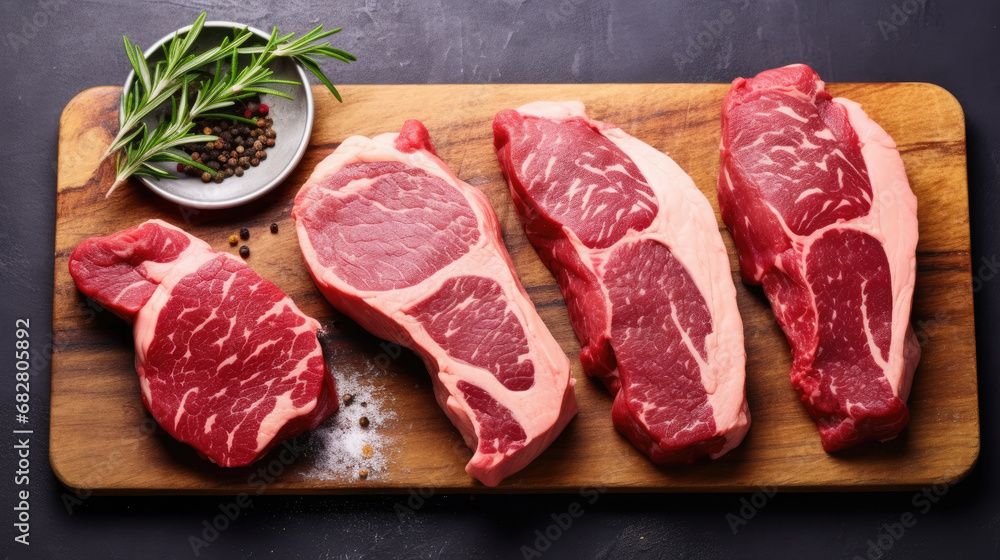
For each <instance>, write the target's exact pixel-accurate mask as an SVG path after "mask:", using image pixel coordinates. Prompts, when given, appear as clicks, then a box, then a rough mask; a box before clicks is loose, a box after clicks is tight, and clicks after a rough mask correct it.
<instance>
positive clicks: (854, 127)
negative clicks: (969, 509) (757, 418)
mask: <svg viewBox="0 0 1000 560" xmlns="http://www.w3.org/2000/svg"><path fill="white" fill-rule="evenodd" d="M721 158H722V168H721V173H720V175H719V206H720V207H721V209H722V219H723V220H724V221H725V222H726V225H728V226H729V229H730V231H732V233H733V238H734V239H735V241H736V248H737V250H738V252H739V258H740V271H741V272H742V275H743V279H744V281H746V282H748V283H751V284H763V286H764V293H765V294H766V295H767V298H768V300H770V302H771V306H772V309H773V310H774V313H775V315H776V316H777V318H778V322H779V323H780V325H781V328H782V329H783V330H784V331H785V336H786V337H787V338H788V342H789V343H790V344H791V347H792V353H793V364H792V371H791V379H792V384H793V385H794V386H795V388H796V390H798V392H799V396H800V397H801V399H802V402H803V403H804V404H805V406H806V408H807V409H808V410H809V413H810V414H812V416H813V418H814V419H815V420H816V424H817V425H818V427H819V433H820V437H821V438H822V441H823V448H824V449H826V450H827V451H836V450H838V449H842V448H845V447H849V446H852V445H855V444H858V443H860V442H862V441H865V440H871V439H877V440H883V441H884V440H887V439H891V438H893V437H895V436H896V434H898V433H899V432H900V430H902V429H903V427H904V426H905V425H906V422H907V420H908V419H909V413H908V411H907V408H906V404H905V403H906V397H907V395H908V394H909V392H910V383H911V381H912V379H913V371H914V369H915V368H916V367H917V361H919V359H920V346H919V345H918V344H917V340H916V337H915V336H914V334H913V330H912V328H911V327H910V305H911V302H912V298H913V283H914V280H915V277H916V253H915V252H916V247H917V199H916V197H914V196H913V192H912V191H911V190H910V185H909V182H907V179H906V171H905V170H904V169H903V160H902V159H900V157H899V152H897V151H896V144H895V143H893V141H892V138H889V135H888V134H886V133H885V131H884V130H882V128H880V127H879V126H878V125H877V124H875V122H873V121H872V120H871V119H869V118H868V115H866V114H865V112H864V111H862V110H861V106H860V105H858V104H857V103H854V102H852V101H848V100H846V99H833V98H831V97H830V94H828V93H827V92H826V90H825V89H824V84H823V82H822V81H821V80H820V79H819V76H817V75H816V73H815V72H813V70H812V69H811V68H809V67H808V66H804V65H801V64H799V65H793V66H786V67H784V68H778V69H775V70H768V71H766V72H762V73H761V74H759V75H758V76H757V77H756V78H752V79H749V80H745V79H743V78H737V79H736V80H735V81H734V82H733V84H732V88H731V89H730V90H729V93H728V94H727V95H726V98H725V101H724V102H723V107H722V147H721Z"/></svg>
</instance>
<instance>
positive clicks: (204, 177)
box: [201, 171, 212, 183]
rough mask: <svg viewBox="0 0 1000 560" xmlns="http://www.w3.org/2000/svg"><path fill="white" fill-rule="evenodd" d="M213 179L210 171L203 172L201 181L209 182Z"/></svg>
mask: <svg viewBox="0 0 1000 560" xmlns="http://www.w3.org/2000/svg"><path fill="white" fill-rule="evenodd" d="M211 180H212V174H211V173H209V172H208V171H206V172H204V173H202V174H201V182H202V183H207V182H209V181H211Z"/></svg>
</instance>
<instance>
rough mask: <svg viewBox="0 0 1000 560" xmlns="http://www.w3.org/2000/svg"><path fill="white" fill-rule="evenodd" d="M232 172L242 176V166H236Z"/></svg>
mask: <svg viewBox="0 0 1000 560" xmlns="http://www.w3.org/2000/svg"><path fill="white" fill-rule="evenodd" d="M233 173H234V174H236V176H237V177H242V176H243V168H242V167H237V168H236V170H235V171H233Z"/></svg>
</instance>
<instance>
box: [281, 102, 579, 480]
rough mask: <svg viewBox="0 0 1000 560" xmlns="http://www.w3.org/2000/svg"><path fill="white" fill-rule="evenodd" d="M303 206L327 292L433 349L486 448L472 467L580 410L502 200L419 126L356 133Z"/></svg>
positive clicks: (508, 453)
mask: <svg viewBox="0 0 1000 560" xmlns="http://www.w3.org/2000/svg"><path fill="white" fill-rule="evenodd" d="M292 216H293V217H294V218H295V222H296V229H297V230H298V235H299V244H300V246H301V248H302V255H303V257H304V258H305V261H306V264H307V265H308V267H309V271H310V273H311V274H312V276H313V280H315V282H316V284H317V286H319V288H320V290H321V291H322V292H323V294H324V295H326V297H327V299H329V300H330V302H331V303H333V305H335V306H336V307H337V308H338V309H340V310H341V311H343V312H344V313H346V314H347V315H349V316H351V317H352V318H354V320H356V321H357V322H358V323H359V324H360V325H361V326H362V327H364V328H365V329H367V330H369V331H371V332H372V333H374V334H375V335H377V336H379V337H381V338H384V339H387V340H391V341H393V342H396V343H398V344H401V345H403V346H406V347H408V348H411V349H413V350H414V351H415V352H416V353H417V354H419V355H420V357H421V358H422V359H423V361H424V363H425V364H426V366H427V370H428V371H429V372H430V374H431V379H432V380H433V383H434V393H435V396H436V397H437V401H438V404H440V405H441V408H442V409H444V412H445V413H446V414H447V415H448V417H449V418H450V419H451V421H452V422H453V423H454V424H455V426H456V427H457V428H458V429H459V431H460V432H461V433H462V436H463V437H464V438H465V441H466V443H467V444H468V446H469V447H470V448H471V449H472V450H474V451H475V454H474V455H473V457H472V460H471V461H470V462H469V464H468V465H467V466H466V471H467V472H468V473H469V474H470V475H472V476H473V477H475V478H476V479H478V480H479V481H481V482H482V483H483V484H485V485H487V486H495V485H497V484H498V483H499V482H500V481H501V480H503V479H504V478H505V477H507V476H510V475H511V474H513V473H515V472H517V471H519V470H520V469H522V468H523V467H524V466H525V465H527V464H528V463H529V462H531V460H533V459H534V458H535V457H537V456H538V454H539V453H541V452H542V451H543V450H544V449H545V448H546V447H548V445H549V444H550V443H552V441H553V440H554V439H555V438H556V436H557V435H559V433H560V432H561V431H562V429H563V428H564V427H565V426H566V424H567V423H568V422H569V421H570V419H572V417H573V415H575V414H576V399H575V397H574V393H573V379H572V377H571V376H570V367H569V360H568V359H567V358H566V355H565V354H564V353H563V351H562V349H561V348H560V347H559V344H558V343H557V342H556V341H555V339H554V338H552V335H551V334H550V333H549V331H548V329H547V328H546V327H545V324H544V323H542V320H541V318H539V316H538V314H537V313H536V312H535V308H534V305H532V303H531V300H530V299H528V296H527V294H525V292H524V288H522V287H521V283H520V282H519V281H518V279H517V277H516V275H515V274H514V270H513V265H512V263H511V261H510V257H509V256H508V255H507V251H506V249H505V248H504V246H503V242H502V241H501V239H500V226H499V223H498V221H497V217H496V214H495V213H494V212H493V207H492V206H490V203H489V200H487V198H486V197H485V196H484V195H483V194H482V193H481V192H480V191H478V190H476V189H474V188H472V187H470V186H469V185H467V184H466V183H464V182H462V181H461V180H459V179H458V178H457V177H455V175H454V174H453V173H452V172H451V170H449V169H448V167H447V166H446V165H445V164H444V162H442V161H441V160H440V159H439V158H438V157H437V154H436V153H435V152H434V148H433V146H432V145H431V143H430V138H429V136H428V134H427V130H426V129H425V128H424V126H423V125H422V124H421V123H420V122H418V121H413V120H411V121H407V122H406V124H405V125H404V126H403V129H402V131H401V132H400V133H399V134H391V133H390V134H382V135H380V136H376V137H375V138H372V139H368V138H364V137H361V136H354V137H351V138H348V139H347V140H345V141H344V142H343V143H342V144H341V145H340V146H339V147H338V148H337V150H336V151H334V153H333V154H331V155H330V156H329V157H327V158H326V159H325V160H323V161H322V162H321V163H320V164H319V165H317V166H316V169H315V171H313V174H312V176H311V177H310V178H309V180H308V181H307V182H306V184H305V185H303V186H302V190H300V191H299V194H298V196H296V198H295V206H294V209H293V210H292Z"/></svg>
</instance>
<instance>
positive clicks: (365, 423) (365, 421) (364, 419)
mask: <svg viewBox="0 0 1000 560" xmlns="http://www.w3.org/2000/svg"><path fill="white" fill-rule="evenodd" d="M358 424H361V427H362V428H367V427H368V417H367V416H362V417H361V419H360V420H358Z"/></svg>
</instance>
